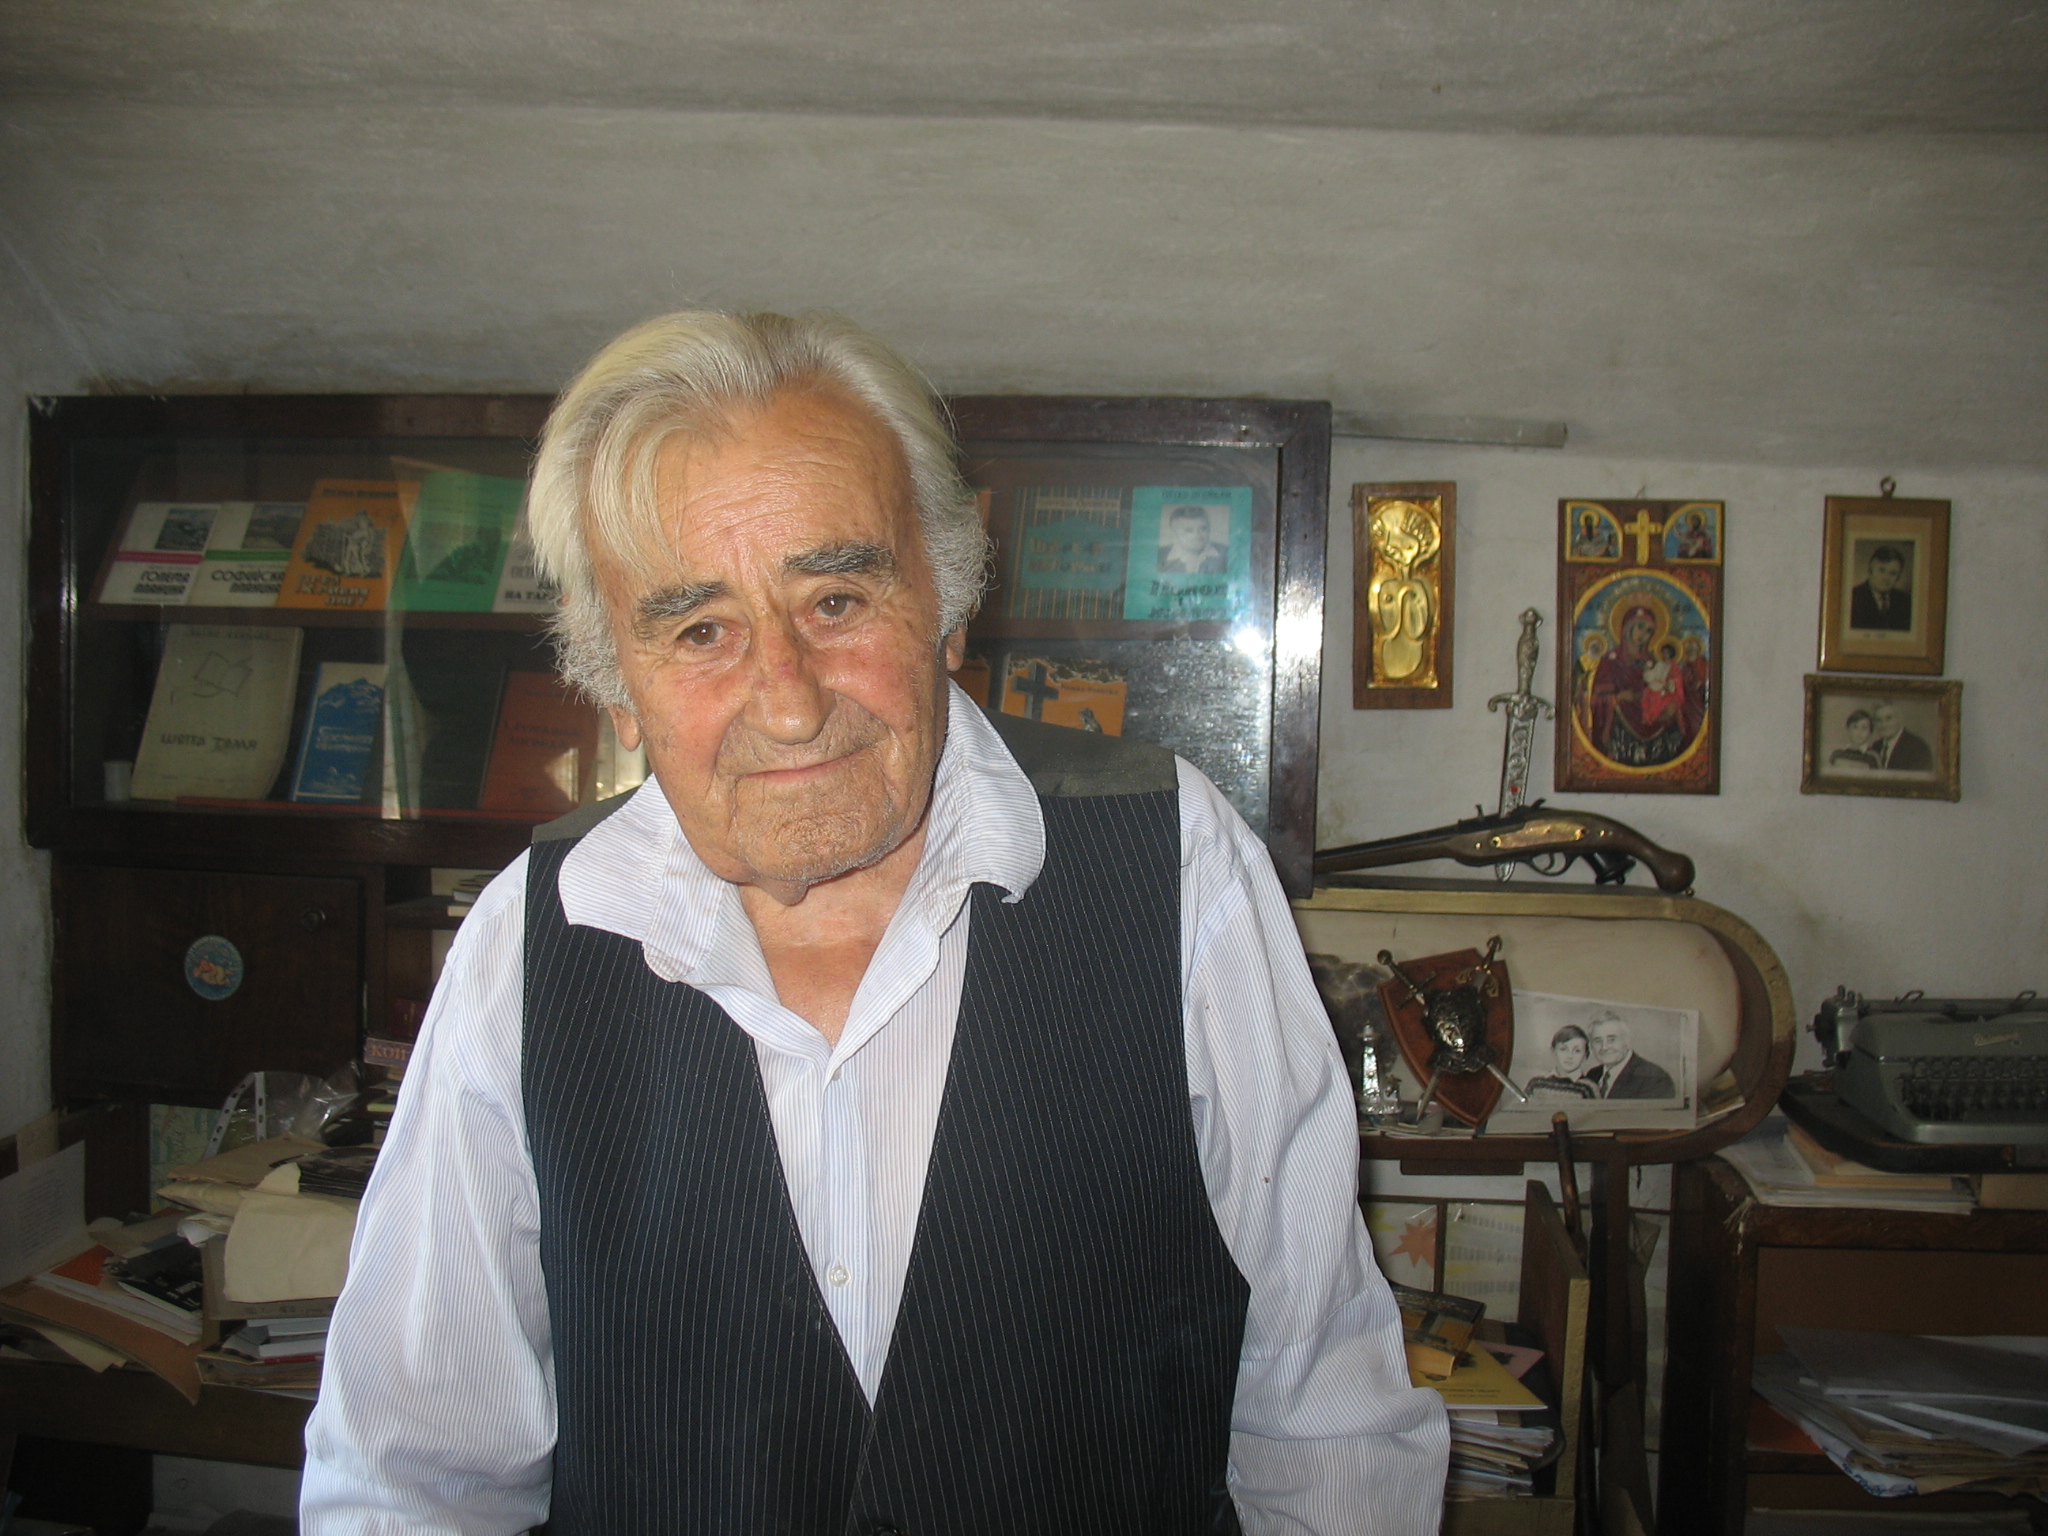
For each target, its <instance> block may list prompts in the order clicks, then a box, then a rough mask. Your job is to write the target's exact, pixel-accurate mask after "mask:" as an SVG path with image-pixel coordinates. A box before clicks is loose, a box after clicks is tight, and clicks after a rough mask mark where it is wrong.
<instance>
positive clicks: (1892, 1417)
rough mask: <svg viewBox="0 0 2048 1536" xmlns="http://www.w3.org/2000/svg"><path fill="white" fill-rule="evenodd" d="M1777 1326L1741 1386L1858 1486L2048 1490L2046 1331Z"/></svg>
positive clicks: (1876, 1490)
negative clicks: (1980, 1333) (1779, 1348)
mask: <svg viewBox="0 0 2048 1536" xmlns="http://www.w3.org/2000/svg"><path fill="white" fill-rule="evenodd" d="M1778 1332H1779V1336H1780V1337H1781V1338H1782V1339H1783V1340H1784V1342H1785V1345H1786V1352H1785V1353H1783V1354H1778V1355H1767V1356H1762V1357H1760V1358H1759V1359H1758V1360H1757V1362H1756V1366H1755V1369H1754V1371H1753V1372H1752V1374H1751V1378H1750V1381H1751V1385H1752V1386H1753V1387H1754V1388H1755V1389H1756V1391H1757V1393H1758V1394H1759V1395H1760V1396H1762V1397H1763V1398H1764V1399H1765V1401H1767V1402H1768V1403H1770V1405H1771V1406H1772V1407H1773V1408H1776V1409H1777V1410H1778V1411H1779V1412H1780V1413H1782V1414H1783V1415H1784V1416H1785V1417H1786V1418H1788V1419H1790V1420H1791V1421H1792V1422H1793V1423H1794V1424H1796V1425H1797V1426H1798V1427H1799V1428H1800V1429H1801V1430H1803V1431H1804V1432H1805V1433H1806V1434H1807V1435H1808V1436H1809V1437H1810V1438H1811V1439H1812V1440H1813V1442H1814V1443H1815V1444H1816V1445H1817V1446H1819V1448H1820V1449H1821V1451H1822V1452H1823V1453H1824V1454H1825V1455H1826V1456H1827V1458H1828V1459H1829V1460H1830V1461H1832V1462H1833V1463H1834V1464H1835V1465H1836V1466H1837V1467H1839V1468H1840V1469H1841V1470H1842V1471H1843V1472H1845V1473H1847V1474H1848V1476H1849V1477H1850V1478H1851V1479H1852V1480H1854V1481H1855V1483H1856V1484H1857V1485H1858V1486H1859V1487H1861V1488H1862V1489H1863V1490H1864V1491H1865V1492H1866V1493H1872V1494H1876V1495H1877V1496H1879V1497H1881V1498H1895V1497H1899V1496H1901V1495H1906V1494H1926V1493H1944V1492H1948V1491H1951V1490H1955V1489H1969V1490H1971V1491H1973V1492H1992V1493H2001V1494H2007V1495H2018V1494H2031V1495H2032V1496H2034V1497H2036V1498H2039V1497H2040V1496H2041V1495H2042V1494H2043V1493H2048V1337H2006V1336H2000V1337H1989V1338H1953V1337H1949V1338H1943V1337H1930V1336H1926V1335H1918V1334H1901V1333H1874V1332H1863V1331H1858V1330H1853V1329H1846V1328H1792V1327H1781V1328H1780V1329H1779V1330H1778Z"/></svg>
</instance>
